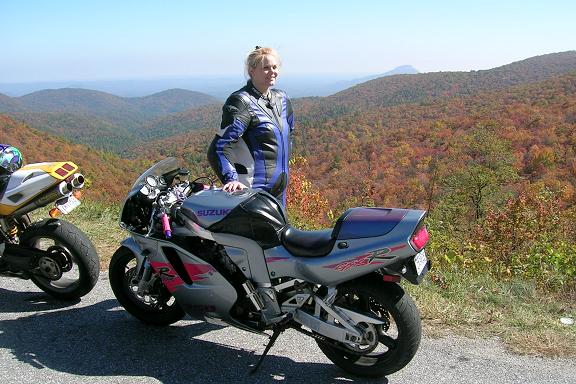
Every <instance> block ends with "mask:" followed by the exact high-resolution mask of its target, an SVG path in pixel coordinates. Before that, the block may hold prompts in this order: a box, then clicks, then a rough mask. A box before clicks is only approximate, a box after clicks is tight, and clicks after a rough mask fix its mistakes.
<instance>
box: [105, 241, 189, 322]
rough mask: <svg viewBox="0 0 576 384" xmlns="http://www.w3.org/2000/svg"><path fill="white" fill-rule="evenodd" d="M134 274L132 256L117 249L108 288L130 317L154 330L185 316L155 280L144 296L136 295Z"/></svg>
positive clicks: (136, 287) (133, 257) (122, 249)
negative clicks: (153, 327)
mask: <svg viewBox="0 0 576 384" xmlns="http://www.w3.org/2000/svg"><path fill="white" fill-rule="evenodd" d="M135 272H136V256H135V255H134V253H132V251H130V250H129V249H128V248H124V247H122V248H119V249H118V250H117V251H116V252H115V253H114V255H113V256H112V260H111V261H110V268H109V271H108V274H109V278H110V285H111V287H112V291H113V292H114V295H115V296H116V299H118V301H119V302H120V304H121V305H122V306H123V307H124V308H125V309H126V310H127V311H128V312H129V313H130V314H131V315H132V316H134V317H136V318H137V319H138V320H140V321H142V322H144V323H146V324H151V325H158V326H165V325H170V324H172V323H175V322H177V321H178V320H181V319H182V318H183V317H184V316H185V312H184V311H183V310H182V308H180V306H179V305H178V303H177V302H176V300H175V299H174V297H172V295H171V294H170V292H169V291H168V290H167V289H166V287H164V285H163V284H162V281H161V280H160V279H159V278H156V279H155V280H154V283H153V284H152V286H151V287H149V289H148V290H147V292H146V293H145V294H139V293H138V283H139V278H138V276H135Z"/></svg>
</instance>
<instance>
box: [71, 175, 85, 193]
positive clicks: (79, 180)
mask: <svg viewBox="0 0 576 384" xmlns="http://www.w3.org/2000/svg"><path fill="white" fill-rule="evenodd" d="M84 181H86V180H85V179H84V175H82V174H81V173H75V174H74V175H72V179H70V181H69V183H70V185H71V186H72V188H73V189H80V188H82V187H84Z"/></svg>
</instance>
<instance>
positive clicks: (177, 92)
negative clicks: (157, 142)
mask: <svg viewBox="0 0 576 384" xmlns="http://www.w3.org/2000/svg"><path fill="white" fill-rule="evenodd" d="M220 103H221V101H220V100H218V99H216V98H215V97H212V96H210V95H206V94H203V93H200V92H194V91H188V90H184V89H170V90H166V91H163V92H159V93H155V94H152V95H149V96H145V97H120V96H115V95H112V94H109V93H106V92H100V91H94V90H88V89H78V88H62V89H47V90H42V91H37V92H33V93H30V94H28V95H24V96H21V97H15V98H11V97H8V96H6V95H0V113H8V114H10V115H12V116H13V117H14V118H16V119H19V120H22V121H25V122H27V123H28V124H30V125H31V126H34V127H36V128H38V129H40V130H43V131H47V132H52V133H54V134H57V135H61V136H64V137H67V138H69V139H72V140H74V141H77V142H80V143H83V144H86V145H91V146H93V147H95V148H99V149H103V150H108V151H120V150H121V149H122V148H123V147H124V146H125V143H126V140H128V142H130V141H134V140H135V139H137V138H138V137H139V134H138V130H139V128H140V127H142V126H143V125H144V124H146V123H147V122H148V121H150V120H153V119H155V118H158V117H159V116H165V115H170V114H173V113H179V112H182V111H185V110H187V109H190V108H197V107H201V106H204V105H210V104H220Z"/></svg>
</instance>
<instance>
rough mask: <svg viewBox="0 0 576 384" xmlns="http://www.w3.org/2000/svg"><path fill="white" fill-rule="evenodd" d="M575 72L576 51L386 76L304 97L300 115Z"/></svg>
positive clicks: (432, 98)
mask: <svg viewBox="0 0 576 384" xmlns="http://www.w3.org/2000/svg"><path fill="white" fill-rule="evenodd" d="M574 71H576V51H569V52H562V53H553V54H548V55H542V56H537V57H533V58H530V59H526V60H522V61H518V62H515V63H512V64H508V65H504V66H501V67H498V68H493V69H489V70H484V71H471V72H435V73H422V74H415V75H397V76H387V77H382V78H379V79H375V80H371V81H368V82H365V83H363V84H359V85H357V86H355V87H351V88H349V89H346V90H344V91H341V92H338V93H336V94H334V95H332V96H328V97H325V98H303V99H299V100H298V101H300V100H301V101H302V102H303V103H302V104H298V105H299V106H301V108H302V109H303V112H304V113H302V111H300V114H301V115H302V118H303V119H305V120H307V119H309V118H311V119H312V120H314V119H315V118H316V117H317V116H320V117H337V116H339V115H341V114H345V113H348V112H352V111H363V110H365V109H370V108H373V107H380V106H392V105H399V104H405V103H422V102H424V103H427V102H433V101H437V100H438V99H439V98H451V97H456V96H466V95H472V94H474V93H476V92H481V91H486V90H496V89H502V88H506V87H510V86H514V85H520V84H527V83H531V82H537V81H541V80H544V79H547V78H550V77H553V76H557V75H562V74H567V73H570V72H574Z"/></svg>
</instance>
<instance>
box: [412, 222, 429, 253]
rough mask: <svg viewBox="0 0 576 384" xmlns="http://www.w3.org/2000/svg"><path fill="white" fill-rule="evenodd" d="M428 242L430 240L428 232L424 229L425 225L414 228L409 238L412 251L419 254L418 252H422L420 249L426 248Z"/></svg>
mask: <svg viewBox="0 0 576 384" xmlns="http://www.w3.org/2000/svg"><path fill="white" fill-rule="evenodd" d="M428 240H430V235H429V234H428V230H427V229H426V226H425V225H423V224H421V225H419V226H418V227H417V228H416V230H415V231H414V233H413V234H412V236H411V237H410V244H411V245H412V247H413V248H414V250H416V251H417V252H419V251H420V250H422V248H424V247H425V246H426V243H428Z"/></svg>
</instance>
